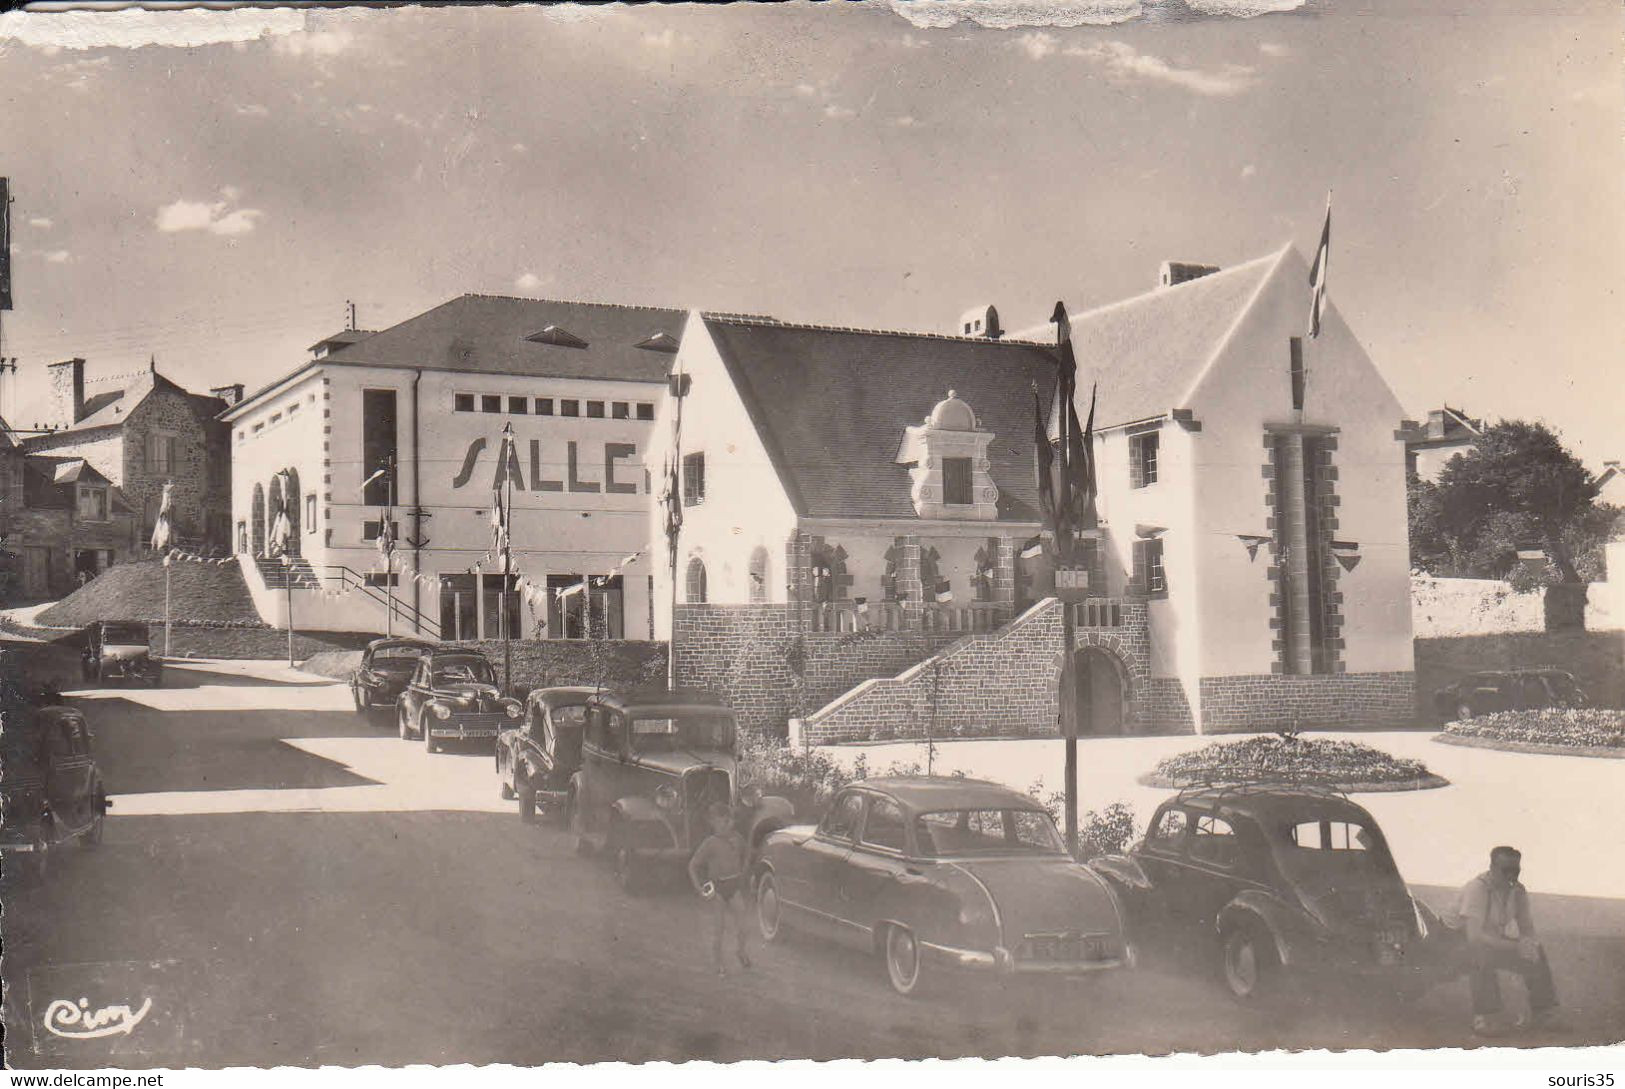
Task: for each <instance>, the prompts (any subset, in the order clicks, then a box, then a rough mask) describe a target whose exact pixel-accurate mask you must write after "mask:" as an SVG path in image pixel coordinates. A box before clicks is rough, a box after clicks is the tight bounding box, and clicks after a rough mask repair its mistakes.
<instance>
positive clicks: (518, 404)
mask: <svg viewBox="0 0 1625 1089" xmlns="http://www.w3.org/2000/svg"><path fill="white" fill-rule="evenodd" d="M529 408H530V398H529V397H509V398H508V411H509V413H511V414H512V415H515V416H523V415H525V412H526V410H527V409H529Z"/></svg>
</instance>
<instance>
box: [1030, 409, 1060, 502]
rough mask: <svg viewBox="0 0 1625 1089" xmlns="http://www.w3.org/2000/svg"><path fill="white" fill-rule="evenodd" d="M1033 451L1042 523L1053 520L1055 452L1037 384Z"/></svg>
mask: <svg viewBox="0 0 1625 1089" xmlns="http://www.w3.org/2000/svg"><path fill="white" fill-rule="evenodd" d="M1033 421H1034V423H1033V450H1034V452H1035V454H1036V455H1037V459H1038V508H1039V510H1040V511H1041V512H1042V513H1043V515H1044V521H1046V522H1050V523H1052V524H1053V522H1054V520H1055V451H1054V450H1052V449H1051V448H1050V444H1049V425H1048V423H1047V421H1045V419H1044V406H1043V405H1042V404H1041V403H1040V402H1039V400H1038V383H1036V382H1034V383H1033Z"/></svg>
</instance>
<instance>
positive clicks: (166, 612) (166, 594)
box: [164, 556, 170, 658]
mask: <svg viewBox="0 0 1625 1089" xmlns="http://www.w3.org/2000/svg"><path fill="white" fill-rule="evenodd" d="M169 628H170V623H169V557H168V556H165V557H164V657H165V658H168V657H169V656H170V654H169Z"/></svg>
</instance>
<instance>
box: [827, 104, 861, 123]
mask: <svg viewBox="0 0 1625 1089" xmlns="http://www.w3.org/2000/svg"><path fill="white" fill-rule="evenodd" d="M824 116H825V117H828V118H832V119H833V120H836V121H849V120H851V119H852V118H854V117H856V116H858V111H857V110H853V109H848V108H847V107H846V106H842V105H841V104H840V103H838V102H831V103H830V104H829V105H827V106H825V107H824Z"/></svg>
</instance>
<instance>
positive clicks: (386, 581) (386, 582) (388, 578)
mask: <svg viewBox="0 0 1625 1089" xmlns="http://www.w3.org/2000/svg"><path fill="white" fill-rule="evenodd" d="M400 584H401V576H400V574H399V572H396V571H391V572H389V573H388V574H385V573H384V572H382V571H369V572H367V585H368V586H374V587H378V588H382V587H385V586H388V587H391V588H394V587H397V586H399V585H400Z"/></svg>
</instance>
